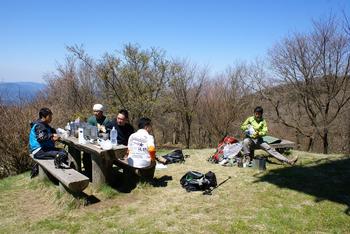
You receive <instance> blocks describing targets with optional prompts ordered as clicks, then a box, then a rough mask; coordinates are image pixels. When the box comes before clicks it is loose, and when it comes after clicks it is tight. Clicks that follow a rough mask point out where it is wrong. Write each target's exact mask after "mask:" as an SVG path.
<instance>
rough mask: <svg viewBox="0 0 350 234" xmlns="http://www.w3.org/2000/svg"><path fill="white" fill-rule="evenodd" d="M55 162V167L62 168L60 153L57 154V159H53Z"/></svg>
mask: <svg viewBox="0 0 350 234" xmlns="http://www.w3.org/2000/svg"><path fill="white" fill-rule="evenodd" d="M53 164H54V165H55V168H60V164H61V157H60V155H59V154H57V155H56V157H55V159H54V160H53Z"/></svg>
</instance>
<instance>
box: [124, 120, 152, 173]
mask: <svg viewBox="0 0 350 234" xmlns="http://www.w3.org/2000/svg"><path fill="white" fill-rule="evenodd" d="M138 128H139V130H137V132H135V133H133V134H131V135H130V137H129V141H128V164H129V165H130V166H132V167H136V168H144V167H148V166H150V165H151V162H153V161H155V155H156V148H155V145H154V138H153V136H152V135H150V133H151V132H152V122H151V120H150V119H149V118H146V117H142V118H141V119H139V122H138Z"/></svg>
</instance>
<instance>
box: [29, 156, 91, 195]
mask: <svg viewBox="0 0 350 234" xmlns="http://www.w3.org/2000/svg"><path fill="white" fill-rule="evenodd" d="M34 160H35V161H36V162H37V163H38V164H39V165H40V166H41V167H42V168H43V169H45V170H46V171H47V172H49V173H50V174H51V175H52V176H53V177H55V178H56V179H58V180H59V181H60V183H62V184H63V185H64V186H65V187H67V188H68V189H69V190H71V191H72V192H81V191H83V190H84V189H85V188H86V187H87V186H88V185H89V178H88V177H86V176H85V175H83V174H81V173H79V172H78V171H76V170H74V169H72V168H69V169H62V168H55V165H54V160H51V159H49V160H44V159H34Z"/></svg>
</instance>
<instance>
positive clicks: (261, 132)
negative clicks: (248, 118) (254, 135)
mask: <svg viewBox="0 0 350 234" xmlns="http://www.w3.org/2000/svg"><path fill="white" fill-rule="evenodd" d="M261 125H262V126H261V130H259V134H258V135H259V137H262V136H266V134H267V130H268V129H267V123H266V121H265V119H264V120H263V121H262V124H261Z"/></svg>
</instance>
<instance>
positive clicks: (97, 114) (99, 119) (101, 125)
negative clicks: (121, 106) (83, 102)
mask: <svg viewBox="0 0 350 234" xmlns="http://www.w3.org/2000/svg"><path fill="white" fill-rule="evenodd" d="M92 109H93V111H94V115H93V116H90V117H89V118H88V120H87V123H88V124H90V125H92V126H97V128H98V130H99V131H100V132H106V128H105V126H106V124H107V123H108V122H109V120H108V118H107V117H106V116H105V115H103V111H104V107H103V105H102V104H95V105H94V106H93V108H92Z"/></svg>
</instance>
